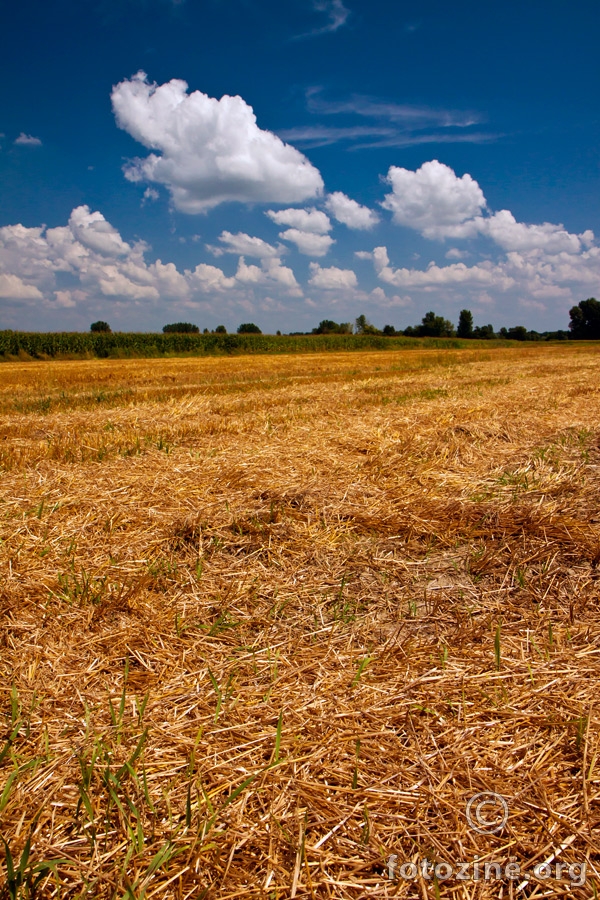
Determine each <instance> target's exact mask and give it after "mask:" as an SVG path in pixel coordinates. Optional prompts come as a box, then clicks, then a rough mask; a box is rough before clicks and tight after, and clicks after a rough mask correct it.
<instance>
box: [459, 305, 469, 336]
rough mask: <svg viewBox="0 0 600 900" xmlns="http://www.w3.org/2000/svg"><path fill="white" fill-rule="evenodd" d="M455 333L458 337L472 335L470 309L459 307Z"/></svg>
mask: <svg viewBox="0 0 600 900" xmlns="http://www.w3.org/2000/svg"><path fill="white" fill-rule="evenodd" d="M456 334H457V336H458V337H459V338H472V337H473V313H472V312H471V310H470V309H461V311H460V315H459V317H458V328H457V329H456Z"/></svg>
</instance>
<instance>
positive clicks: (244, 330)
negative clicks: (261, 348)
mask: <svg viewBox="0 0 600 900" xmlns="http://www.w3.org/2000/svg"><path fill="white" fill-rule="evenodd" d="M237 333H238V334H262V331H261V330H260V328H259V327H258V325H255V324H254V322H245V323H244V324H243V325H240V327H239V328H238V330H237Z"/></svg>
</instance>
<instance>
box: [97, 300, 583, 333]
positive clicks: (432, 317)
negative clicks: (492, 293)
mask: <svg viewBox="0 0 600 900" xmlns="http://www.w3.org/2000/svg"><path fill="white" fill-rule="evenodd" d="M569 316H570V320H571V321H570V324H569V330H568V331H564V330H558V331H542V332H539V331H533V330H528V329H527V328H525V326H524V325H514V326H513V327H512V328H501V329H500V330H499V331H497V332H496V331H494V327H493V325H491V324H487V325H474V323H473V313H472V312H471V310H469V309H461V311H460V313H459V317H458V325H457V326H456V327H455V326H454V325H453V324H452V322H450V321H449V320H448V319H445V318H444V317H443V316H438V315H437V314H436V313H435V312H433V310H430V311H429V312H427V313H425V315H424V316H423V318H422V319H421V322H420V323H419V324H418V325H409V326H408V327H407V328H404V329H400V330H396V328H395V327H394V326H393V325H384V326H383V328H382V329H378V328H376V327H375V325H373V324H372V323H371V322H369V320H368V319H367V317H366V316H365V315H360V316H358V318H357V319H355V321H354V322H353V323H352V322H334V321H333V319H323V320H322V321H321V322H319V324H318V325H317V327H316V328H313V329H312V331H310V332H303V331H292V332H290V336H297V335H303V334H330V335H332V334H364V335H381V336H383V337H401V336H402V337H434V338H435V337H439V338H451V337H458V338H463V339H467V340H470V339H474V340H480V341H481V340H484V341H487V340H493V339H497V338H502V339H505V340H511V341H565V340H569V339H572V340H588V341H594V340H600V302H599V301H598V300H596V299H595V298H594V297H590V298H589V299H588V300H581V301H580V302H579V303H578V305H577V306H573V307H572V309H571V310H570V311H569ZM90 331H92V332H95V333H104V334H111V328H110V325H109V324H108V322H102V321H99V322H93V323H92V325H91V326H90ZM163 332H164V334H199V333H200V328H199V327H198V325H194V324H192V323H191V322H174V323H173V324H171V325H165V326H164V327H163ZM202 333H203V334H227V329H226V328H225V326H224V325H217V327H216V328H215V329H214V330H213V331H209V330H208V328H205V329H204V330H203V332H202ZM237 334H262V331H261V329H260V328H259V327H258V325H255V324H254V322H244V323H242V324H241V325H239V326H238V328H237ZM277 335H281V332H280V331H278V332H277Z"/></svg>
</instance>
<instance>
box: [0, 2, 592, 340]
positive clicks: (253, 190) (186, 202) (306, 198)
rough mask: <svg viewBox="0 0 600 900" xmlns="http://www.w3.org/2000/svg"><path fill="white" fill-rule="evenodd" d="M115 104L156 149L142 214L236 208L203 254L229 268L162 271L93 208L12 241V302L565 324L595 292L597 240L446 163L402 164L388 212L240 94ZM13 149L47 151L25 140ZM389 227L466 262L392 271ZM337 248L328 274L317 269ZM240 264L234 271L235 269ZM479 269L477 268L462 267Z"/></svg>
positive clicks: (11, 232) (143, 170)
mask: <svg viewBox="0 0 600 900" xmlns="http://www.w3.org/2000/svg"><path fill="white" fill-rule="evenodd" d="M322 7H323V10H324V11H327V12H328V14H329V15H330V17H331V22H330V25H331V26H332V27H331V28H329V30H336V29H337V27H341V25H342V24H343V23H344V22H345V19H343V14H344V13H346V12H347V10H346V9H345V7H344V6H343V4H341V3H336V2H335V0H334V2H332V3H329V4H322ZM342 19H343V21H342ZM336 22H338V23H339V24H338V25H336V26H335V28H334V27H333V25H334V24H335V23H336ZM111 98H112V104H113V111H114V116H115V121H116V123H117V125H118V126H119V128H121V129H123V130H124V131H126V132H127V133H128V134H129V135H130V136H131V137H132V138H133V139H134V140H135V141H137V142H138V144H141V145H142V146H143V147H145V148H146V150H148V151H150V152H149V153H148V155H146V156H139V157H136V158H134V159H132V160H130V161H129V162H128V163H127V164H126V165H125V167H124V175H125V178H126V179H127V181H129V182H131V183H134V184H139V185H140V186H141V187H142V188H143V189H144V194H143V197H142V203H145V202H147V201H156V200H158V199H159V195H160V193H161V192H162V193H163V194H165V193H166V195H167V196H168V198H169V203H170V206H171V208H172V210H174V211H177V212H180V213H183V214H185V215H186V216H201V217H202V219H203V220H204V219H206V217H208V216H210V214H211V213H213V212H214V211H215V210H217V208H219V207H222V208H223V214H226V213H227V211H228V210H229V211H231V217H232V230H229V229H224V230H222V231H221V233H220V235H218V237H217V238H216V242H213V243H212V244H211V243H209V244H206V245H205V246H204V248H202V247H200V246H199V247H198V254H199V255H200V254H201V253H207V254H210V255H211V256H213V257H223V258H224V260H225V261H224V262H223V265H222V266H221V265H219V266H217V265H214V264H212V263H209V262H206V261H204V260H202V259H199V260H198V262H197V263H196V264H195V265H194V266H190V267H179V268H178V267H177V266H176V265H175V263H174V262H171V261H167V262H163V261H162V260H161V259H154V260H151V259H149V258H150V256H151V248H150V247H149V245H148V244H147V243H145V242H144V241H143V240H135V241H132V240H131V239H128V238H127V237H126V236H122V235H121V234H120V233H119V231H118V229H117V228H116V227H114V226H113V225H112V224H111V223H110V222H109V221H107V219H106V218H105V216H104V215H103V214H102V212H101V211H99V210H94V211H92V210H91V209H90V207H89V206H88V205H85V204H82V205H80V206H77V207H75V208H74V209H73V210H72V212H71V214H70V216H69V219H68V222H67V223H66V224H64V225H61V226H58V227H53V228H46V227H45V226H43V225H40V226H38V227H25V226H24V225H22V224H14V225H7V226H4V227H2V228H0V298H1V299H3V300H4V301H6V302H8V303H9V304H13V305H15V306H16V307H17V308H18V307H26V308H28V309H30V310H32V311H33V310H34V309H35V308H40V309H44V310H59V309H62V310H75V309H79V310H83V311H85V312H87V311H88V310H89V311H90V315H91V314H95V313H96V312H97V311H103V312H104V313H105V314H106V315H110V312H107V310H110V307H109V306H107V305H108V304H111V305H112V309H113V310H115V311H119V310H123V309H125V308H128V307H134V308H146V309H148V308H157V307H158V306H159V305H161V304H162V305H163V306H162V308H163V309H164V310H165V316H168V315H169V312H168V311H170V310H173V315H175V313H176V312H177V311H179V312H181V311H186V310H187V311H192V310H198V311H200V312H202V313H205V314H214V315H216V316H217V318H222V317H223V314H224V313H226V314H228V315H231V316H232V317H233V316H236V315H239V314H241V313H242V312H243V313H244V314H253V313H256V314H258V313H260V312H261V311H262V312H264V313H270V312H273V311H278V312H280V313H285V312H286V310H290V309H291V308H292V305H293V304H296V306H295V307H294V308H295V309H297V305H298V304H304V307H305V308H306V307H308V308H309V309H311V310H312V309H315V308H319V309H322V310H323V311H329V310H331V309H332V308H335V307H338V308H339V309H340V310H344V309H345V308H351V309H353V308H356V305H357V304H362V311H365V312H367V314H371V315H383V314H384V313H387V311H388V310H390V309H393V308H394V307H403V306H405V307H406V306H408V307H410V306H411V304H414V305H415V306H416V305H417V304H419V308H420V305H421V301H422V299H423V298H425V299H426V302H427V304H428V306H435V304H436V303H438V304H439V302H440V301H442V302H443V303H445V304H446V305H448V304H450V305H454V306H457V305H458V306H471V307H476V308H479V309H484V310H494V307H495V310H494V314H495V315H496V316H498V315H502V316H503V317H504V318H506V315H505V314H504V312H503V309H504V308H505V307H510V308H511V312H510V316H511V317H512V318H514V316H515V314H516V313H515V312H514V311H515V310H518V309H519V308H521V309H524V310H527V309H529V310H533V311H536V312H538V313H540V314H542V313H544V312H546V311H547V310H549V309H553V308H555V307H556V306H558V307H559V308H560V309H561V310H564V311H565V319H566V311H567V310H568V307H569V305H572V304H573V303H575V302H578V300H580V299H582V296H583V295H585V296H589V295H591V294H593V293H595V292H597V291H598V288H599V285H600V248H599V247H598V246H597V244H596V242H595V238H594V234H593V232H592V231H591V230H589V229H588V230H586V231H584V232H582V233H580V234H573V233H570V232H569V231H568V230H567V229H565V228H564V227H563V226H562V225H560V224H551V223H547V222H542V223H537V224H536V223H524V222H520V221H518V220H517V218H516V217H515V216H514V215H513V213H512V212H511V211H509V210H507V209H501V210H498V211H493V210H491V209H490V208H489V206H488V203H487V201H486V198H485V194H484V191H483V189H482V187H481V186H480V185H479V184H478V182H477V180H476V179H475V178H473V177H472V175H470V174H469V173H463V174H462V175H457V174H456V172H455V171H454V170H453V169H452V168H451V167H450V166H448V165H445V164H444V163H442V162H440V161H438V160H437V159H432V160H429V161H426V162H424V163H422V164H421V165H420V166H419V167H418V168H416V169H414V170H410V169H407V168H403V167H400V166H396V165H391V166H390V167H389V169H388V171H387V174H385V176H384V177H383V178H382V180H381V199H380V200H378V201H377V203H378V205H379V208H380V209H379V210H378V211H376V210H374V209H372V208H370V207H369V206H368V205H363V204H361V203H360V202H358V201H357V200H355V199H354V198H351V197H349V196H347V195H346V194H345V193H343V192H342V191H340V190H334V191H332V192H331V193H328V192H327V191H326V186H325V184H324V179H323V177H322V175H321V173H320V171H319V170H318V169H317V168H316V166H315V165H314V164H313V163H311V162H310V161H309V159H308V158H307V157H306V156H305V155H304V154H303V153H302V152H301V151H300V150H298V149H297V148H295V147H294V146H292V145H291V144H290V143H285V142H284V141H283V140H282V139H281V138H280V137H278V136H277V135H276V134H274V133H273V132H271V131H269V130H265V129H262V128H260V127H259V125H258V123H257V119H256V116H255V114H254V111H253V109H252V107H251V106H250V105H249V104H248V103H247V102H246V101H245V100H244V99H242V98H241V97H239V96H227V95H225V96H223V97H221V99H216V98H214V97H209V96H208V95H207V94H203V93H201V92H200V91H193V92H191V93H190V92H189V91H188V85H187V84H186V82H185V81H182V80H179V79H173V80H171V81H169V82H166V83H165V84H162V85H157V84H154V83H152V82H150V81H149V79H148V77H147V76H146V75H145V73H143V72H139V73H138V74H137V75H135V76H133V77H132V78H130V79H125V80H124V81H122V82H120V83H119V84H117V85H116V86H115V87H114V88H113V91H112V95H111ZM388 113H389V110H388ZM404 113H405V115H406V110H404ZM396 115H397V116H400V111H397V112H396ZM21 138H22V140H21ZM15 143H17V144H18V143H21V144H30V145H35V146H38V145H39V144H41V141H40V139H38V138H32V137H29V136H27V135H21V137H20V138H18V139H17V140H16V142H15ZM239 204H251V205H253V206H260V207H268V208H266V209H264V210H263V212H264V215H263V216H262V219H261V221H262V223H263V225H262V228H264V229H265V230H264V232H263V234H262V235H253V234H248V233H246V232H242V231H239V230H238V231H235V230H234V227H235V226H234V224H233V223H234V222H235V210H236V205H238V206H239ZM274 206H279V207H281V208H277V209H275V208H273V207H274ZM393 226H397V230H396V231H395V232H394V231H393ZM384 228H387V232H386V233H387V238H386V241H387V243H390V237H391V239H392V241H393V242H394V244H397V245H399V244H400V242H401V239H402V234H403V233H404V234H406V233H407V232H406V231H404V232H403V231H402V229H405V230H406V229H408V230H409V231H410V232H414V233H416V234H418V235H420V236H421V237H422V238H424V239H426V240H427V241H428V242H430V244H431V246H432V247H436V248H439V247H441V246H442V245H443V246H444V248H446V246H447V242H452V243H453V244H456V243H461V242H462V243H461V246H458V247H457V246H452V247H450V248H449V249H447V250H446V249H444V253H445V256H446V258H447V259H449V260H460V261H456V262H452V261H451V262H448V263H445V262H441V263H440V261H437V262H436V261H434V260H432V261H431V262H429V263H428V264H427V265H425V266H424V267H422V266H420V267H414V266H410V267H408V266H406V265H404V266H402V265H397V264H396V265H394V263H393V261H391V260H390V257H392V260H393V257H394V255H395V253H397V252H398V251H397V250H394V249H392V250H391V251H390V250H389V249H388V247H387V246H385V245H384V244H382V243H381V238H379V240H378V239H377V237H375V235H376V233H377V232H378V230H383V229H384ZM279 229H280V230H279ZM394 233H395V234H397V235H398V238H397V239H394ZM361 235H362V241H363V245H364V246H363V247H362V249H358V250H354V251H352V250H346V251H345V253H346V257H347V260H346V261H345V264H344V259H343V257H344V247H345V242H346V240H348V239H349V238H350V237H352V240H353V241H354V242H355V241H356V240H358V239H359V238H360V236H361ZM334 251H335V253H336V254H337V255H336V257H335V259H334V260H333V261H332V264H331V265H329V266H327V265H324V264H322V263H321V262H316V261H315V260H316V259H319V260H323V259H324V258H325V257H327V256H328V255H329V254H330V253H332V252H334ZM436 252H438V251H437V250H436ZM296 254H298V255H296ZM231 256H234V257H235V256H237V262H236V263H235V266H234V267H233V268H231V267H230V269H229V271H227V265H226V261H227V260H228V258H229V257H231ZM303 257H308V258H309V259H310V260H311V261H310V262H308V263H307V262H306V261H305V260H303ZM247 258H249V259H255V260H257V261H258V265H256V264H253V263H250V264H249V263H247V262H246V259H247ZM284 258H285V264H284V261H283V260H284ZM467 258H470V259H473V261H472V262H469V263H467V262H464V261H462V260H463V259H467ZM229 261H230V262H231V260H229ZM340 261H342V265H340V264H339V263H340ZM365 262H370V264H371V265H370V266H366V267H365V266H364V265H362V264H363V263H365ZM355 265H356V266H357V268H356V269H355V268H354V266H355ZM510 304H512V307H511V306H510ZM190 314H191V312H190ZM499 324H505V323H504V322H502V323H499ZM506 324H514V322H511V321H508V322H506ZM565 324H566V323H565Z"/></svg>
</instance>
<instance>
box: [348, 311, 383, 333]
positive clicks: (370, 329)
mask: <svg viewBox="0 0 600 900" xmlns="http://www.w3.org/2000/svg"><path fill="white" fill-rule="evenodd" d="M354 330H355V332H356V334H379V331H378V330H377V329H376V328H375V326H374V325H371V323H370V322H369V320H368V319H367V317H366V316H365V315H362V316H358V318H357V319H356V321H355V323H354Z"/></svg>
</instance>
